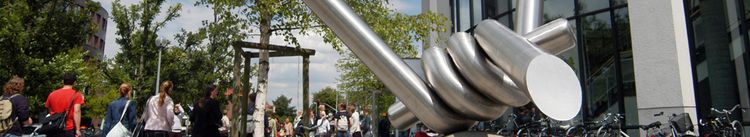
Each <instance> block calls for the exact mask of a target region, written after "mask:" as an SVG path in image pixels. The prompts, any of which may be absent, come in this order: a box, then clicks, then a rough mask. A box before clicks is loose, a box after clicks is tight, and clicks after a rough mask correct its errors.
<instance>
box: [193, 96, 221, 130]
mask: <svg viewBox="0 0 750 137" xmlns="http://www.w3.org/2000/svg"><path fill="white" fill-rule="evenodd" d="M217 95H218V92H217V91H216V86H214V85H210V86H208V87H206V90H205V92H204V94H203V98H201V99H200V100H198V102H196V104H195V106H196V107H195V110H193V115H192V116H191V117H190V121H193V124H194V126H193V132H192V133H194V134H193V136H195V137H218V136H220V135H221V134H220V133H219V126H220V125H222V124H221V117H222V113H221V109H220V108H219V101H216V96H217Z"/></svg>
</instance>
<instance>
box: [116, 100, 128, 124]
mask: <svg viewBox="0 0 750 137" xmlns="http://www.w3.org/2000/svg"><path fill="white" fill-rule="evenodd" d="M128 105H130V100H128V102H127V103H125V108H123V109H122V115H120V120H117V121H122V118H123V117H125V112H127V111H128Z"/></svg>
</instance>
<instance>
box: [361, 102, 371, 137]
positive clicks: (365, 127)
mask: <svg viewBox="0 0 750 137" xmlns="http://www.w3.org/2000/svg"><path fill="white" fill-rule="evenodd" d="M362 117H364V118H363V119H362V120H361V121H362V123H360V126H359V127H360V129H361V130H362V136H366V137H371V136H372V133H371V132H370V129H372V128H371V127H370V123H372V117H370V115H369V110H368V109H367V108H364V109H362Z"/></svg>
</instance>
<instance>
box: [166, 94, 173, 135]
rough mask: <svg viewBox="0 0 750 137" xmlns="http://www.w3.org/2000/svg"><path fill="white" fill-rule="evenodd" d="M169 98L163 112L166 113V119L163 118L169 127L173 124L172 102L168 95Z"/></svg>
mask: <svg viewBox="0 0 750 137" xmlns="http://www.w3.org/2000/svg"><path fill="white" fill-rule="evenodd" d="M167 98H168V99H169V100H167V102H166V103H167V110H166V111H165V112H167V113H165V114H166V115H167V119H166V120H165V121H166V122H167V126H168V127H169V128H170V129H171V128H172V125H174V102H172V99H171V98H170V97H167Z"/></svg>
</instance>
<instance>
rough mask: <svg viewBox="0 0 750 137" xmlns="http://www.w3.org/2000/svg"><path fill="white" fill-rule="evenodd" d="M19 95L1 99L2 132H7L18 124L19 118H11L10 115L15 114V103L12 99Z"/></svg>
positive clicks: (0, 125) (0, 127) (0, 120)
mask: <svg viewBox="0 0 750 137" xmlns="http://www.w3.org/2000/svg"><path fill="white" fill-rule="evenodd" d="M18 95H20V94H14V95H13V96H10V97H7V98H6V97H3V98H2V99H0V132H7V131H8V130H10V128H11V127H13V124H15V122H16V119H17V118H11V117H10V114H12V113H13V102H11V101H10V99H11V98H13V97H16V96H18Z"/></svg>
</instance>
